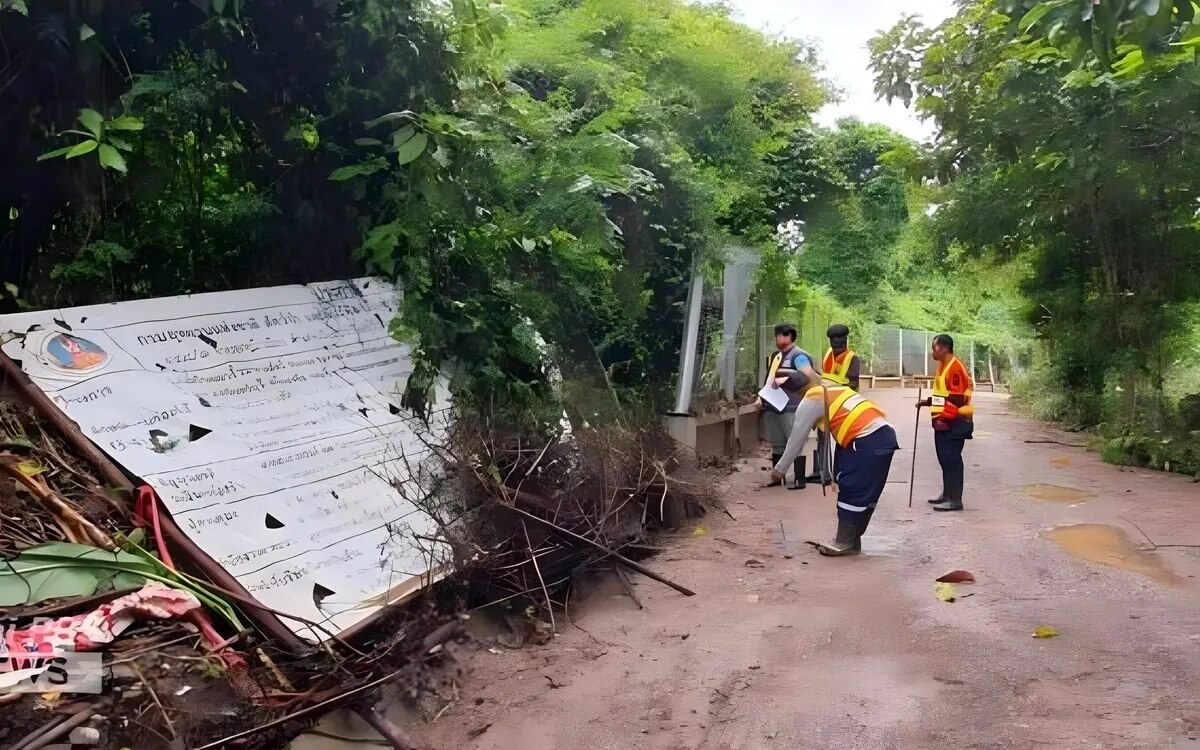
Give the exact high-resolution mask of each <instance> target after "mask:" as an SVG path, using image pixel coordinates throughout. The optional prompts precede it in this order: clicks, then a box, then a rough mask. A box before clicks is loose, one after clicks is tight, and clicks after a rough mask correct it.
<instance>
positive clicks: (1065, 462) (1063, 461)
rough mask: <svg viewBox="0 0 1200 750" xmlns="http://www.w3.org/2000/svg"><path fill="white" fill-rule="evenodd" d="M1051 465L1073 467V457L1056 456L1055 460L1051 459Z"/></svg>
mask: <svg viewBox="0 0 1200 750" xmlns="http://www.w3.org/2000/svg"><path fill="white" fill-rule="evenodd" d="M1050 463H1052V464H1054V465H1055V466H1070V465H1071V457H1070V456H1055V457H1054V458H1052V459H1050Z"/></svg>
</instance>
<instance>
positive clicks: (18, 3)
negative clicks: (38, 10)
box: [0, 0, 29, 16]
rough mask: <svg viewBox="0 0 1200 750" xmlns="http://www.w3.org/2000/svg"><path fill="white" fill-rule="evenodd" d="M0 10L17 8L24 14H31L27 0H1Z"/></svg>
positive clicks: (16, 9)
mask: <svg viewBox="0 0 1200 750" xmlns="http://www.w3.org/2000/svg"><path fill="white" fill-rule="evenodd" d="M0 10H15V11H16V12H18V13H20V14H21V15H23V16H28V15H29V8H27V7H25V0H0Z"/></svg>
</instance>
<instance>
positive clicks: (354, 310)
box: [0, 279, 448, 639]
mask: <svg viewBox="0 0 1200 750" xmlns="http://www.w3.org/2000/svg"><path fill="white" fill-rule="evenodd" d="M399 300H400V292H399V290H397V289H396V288H395V287H394V286H391V285H389V284H386V283H383V282H381V281H378V280H374V279H357V280H353V281H345V282H330V283H321V284H309V285H303V286H300V285H296V286H283V287H272V288H267V289H251V290H245V291H233V292H219V293H214V294H201V295H194V296H187V297H172V298H165V299H151V300H139V301H133V302H123V303H118V304H112V305H94V306H89V307H77V308H70V309H60V310H48V311H42V312H36V313H22V314H18V315H8V316H3V317H0V331H8V332H9V333H8V334H7V335H6V336H5V341H6V342H7V343H5V345H4V350H5V352H6V353H7V354H8V355H9V356H11V357H12V358H13V359H16V360H18V361H20V362H21V364H22V367H23V368H24V370H25V372H27V373H28V374H29V376H30V377H31V378H32V379H33V381H34V383H36V384H37V385H38V386H39V387H40V388H41V389H42V390H44V391H45V392H46V393H47V394H48V395H49V396H50V398H51V399H52V400H53V401H54V402H55V403H56V404H58V406H59V407H60V408H62V409H63V410H64V411H65V412H66V413H67V414H68V415H69V416H70V417H71V418H72V419H73V420H75V421H76V422H78V423H79V426H80V428H81V429H82V430H83V432H84V434H85V435H87V436H88V437H90V438H91V439H92V440H93V441H94V442H95V443H96V444H97V445H99V446H100V448H101V449H103V450H104V451H105V452H106V453H108V455H109V456H111V457H112V458H113V459H114V460H115V461H117V462H118V463H120V464H121V465H123V466H125V467H126V468H127V469H129V470H130V471H132V472H133V473H135V474H137V475H139V476H141V477H142V478H144V479H145V480H146V481H147V482H148V483H149V484H150V485H151V486H152V487H153V488H154V489H155V490H156V491H157V492H158V494H159V496H160V497H161V498H162V499H163V501H164V502H165V503H166V505H167V507H168V508H169V509H170V510H171V513H172V514H173V515H174V517H175V519H176V521H177V522H178V523H179V526H180V527H181V528H182V529H183V530H184V532H186V533H187V534H188V535H189V536H190V537H191V538H192V539H193V540H194V541H195V542H196V544H198V545H199V546H200V547H201V549H203V550H204V551H205V552H207V553H208V554H209V555H210V556H211V557H212V558H213V559H214V560H216V561H217V562H218V563H220V564H221V565H222V566H224V567H225V568H226V569H228V570H229V571H230V572H231V573H232V574H233V575H234V576H236V577H237V579H238V580H239V581H240V582H241V583H242V585H243V586H245V587H246V589H247V590H248V591H249V592H250V593H251V594H253V595H254V596H255V597H256V598H257V599H258V600H259V601H261V602H262V603H264V604H266V605H267V606H269V607H272V608H274V609H278V610H281V611H284V612H287V613H290V614H294V615H298V616H300V617H303V618H305V619H308V620H312V621H316V622H319V623H322V624H323V626H324V627H325V628H327V629H328V630H330V631H332V632H337V631H339V630H341V629H344V628H346V627H349V626H350V625H353V624H354V623H356V622H358V621H360V620H362V619H363V618H365V617H366V616H368V615H369V614H371V613H372V612H374V611H376V610H378V609H379V608H380V607H381V606H383V605H384V604H386V603H388V602H389V601H391V600H394V599H395V598H398V597H400V596H402V595H404V594H407V593H409V592H410V591H412V590H414V589H416V588H418V587H420V586H421V585H424V584H425V583H427V582H428V576H429V572H430V571H431V570H434V569H435V568H437V567H438V566H439V565H440V564H441V563H442V562H444V560H443V559H442V558H444V556H445V555H446V550H445V549H444V548H438V547H437V546H436V545H435V546H433V548H431V545H430V543H429V542H426V541H422V540H421V539H420V538H421V537H431V536H434V525H433V523H432V521H431V519H430V518H429V516H428V515H427V514H426V513H424V512H423V511H422V510H420V509H419V508H418V507H417V505H415V504H414V501H418V502H419V499H420V498H421V497H422V496H423V490H424V488H426V487H427V486H428V482H429V478H430V477H429V471H430V470H431V466H432V465H431V462H430V458H431V455H430V452H429V449H428V447H427V446H428V445H429V444H430V443H431V442H432V440H435V439H437V436H438V435H439V434H441V427H439V424H440V423H441V421H442V420H443V419H444V417H445V412H444V411H435V413H434V416H433V418H432V420H431V422H432V424H433V427H427V426H426V425H424V424H423V423H422V422H421V421H420V420H417V419H415V418H413V417H411V416H410V415H408V414H406V413H403V412H401V410H400V409H399V408H398V406H399V403H400V400H399V399H400V397H399V394H400V392H401V391H402V390H403V388H404V384H405V382H406V380H407V377H408V375H409V372H410V371H411V361H410V356H409V350H408V347H407V346H405V345H402V344H399V343H398V342H396V341H395V340H394V339H393V338H392V337H391V336H389V334H388V324H389V323H390V321H391V320H392V318H393V317H394V316H395V315H396V310H397V305H398V303H399ZM447 401H448V398H447V397H446V395H445V394H444V393H439V398H438V401H437V403H438V404H439V406H440V407H444V406H445V405H446V403H447ZM285 622H288V624H289V626H291V627H292V628H293V629H294V630H295V631H296V632H297V633H299V634H301V635H303V636H305V637H308V638H311V639H320V638H323V637H325V635H324V634H323V633H321V632H319V631H316V630H314V629H313V628H311V627H309V626H306V625H304V624H303V623H301V622H297V621H289V620H285Z"/></svg>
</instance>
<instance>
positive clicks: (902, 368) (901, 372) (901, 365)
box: [899, 328, 904, 385]
mask: <svg viewBox="0 0 1200 750" xmlns="http://www.w3.org/2000/svg"><path fill="white" fill-rule="evenodd" d="M899 331H900V384H901V385H903V384H904V329H903V328H900V329H899Z"/></svg>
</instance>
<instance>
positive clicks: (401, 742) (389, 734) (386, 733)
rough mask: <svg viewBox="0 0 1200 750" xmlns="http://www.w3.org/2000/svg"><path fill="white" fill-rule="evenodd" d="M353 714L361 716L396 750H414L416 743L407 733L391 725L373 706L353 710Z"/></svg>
mask: <svg viewBox="0 0 1200 750" xmlns="http://www.w3.org/2000/svg"><path fill="white" fill-rule="evenodd" d="M354 713H356V714H358V715H359V716H361V717H362V720H363V721H365V722H367V723H368V724H370V725H371V728H372V729H374V730H375V731H376V732H379V734H380V735H382V736H383V738H384V739H385V740H387V741H388V744H390V745H391V746H392V747H394V748H396V750H414V749H415V748H416V746H417V743H416V742H414V741H413V740H412V738H411V737H409V736H408V733H407V732H405V731H404V730H403V729H401V728H400V727H398V726H396V725H395V724H393V723H392V721H391V720H390V719H388V717H386V716H384V715H383V714H381V713H379V709H377V708H375V707H374V706H364V707H362V708H358V709H355V711H354Z"/></svg>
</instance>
